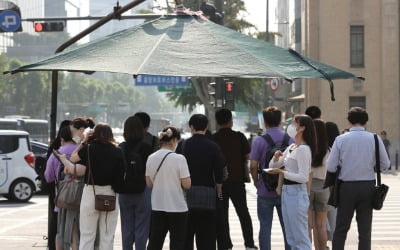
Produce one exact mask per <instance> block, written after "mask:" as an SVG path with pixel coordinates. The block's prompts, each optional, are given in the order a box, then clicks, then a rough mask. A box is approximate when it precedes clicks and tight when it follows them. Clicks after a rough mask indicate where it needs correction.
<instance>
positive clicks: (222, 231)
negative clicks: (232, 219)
mask: <svg viewBox="0 0 400 250" xmlns="http://www.w3.org/2000/svg"><path fill="white" fill-rule="evenodd" d="M222 196H223V200H222V201H218V202H217V204H218V207H217V245H218V250H226V249H228V248H232V247H233V245H232V240H231V236H230V233H229V199H231V201H232V203H233V206H234V207H235V210H236V214H237V215H238V217H239V221H240V226H241V228H242V234H243V238H244V245H245V246H246V247H254V239H253V224H252V221H251V217H250V213H249V209H248V208H247V200H246V188H245V184H244V183H243V182H225V183H224V184H223V185H222Z"/></svg>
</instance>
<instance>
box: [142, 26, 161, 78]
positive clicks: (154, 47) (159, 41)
mask: <svg viewBox="0 0 400 250" xmlns="http://www.w3.org/2000/svg"><path fill="white" fill-rule="evenodd" d="M166 35H167V32H165V33H164V34H162V36H161V37H160V39H158V41H157V43H156V44H154V46H153V48H152V49H151V51H150V53H149V54H148V55H147V56H146V58H145V59H144V60H143V63H142V64H141V65H140V66H139V68H138V69H137V71H136V74H135V75H139V72H140V71H141V70H142V68H143V67H144V65H145V64H146V63H147V61H148V60H149V58H150V56H151V55H152V54H153V53H154V51H155V50H156V49H157V47H158V45H159V44H160V43H161V41H162V40H163V38H164V37H165V36H166Z"/></svg>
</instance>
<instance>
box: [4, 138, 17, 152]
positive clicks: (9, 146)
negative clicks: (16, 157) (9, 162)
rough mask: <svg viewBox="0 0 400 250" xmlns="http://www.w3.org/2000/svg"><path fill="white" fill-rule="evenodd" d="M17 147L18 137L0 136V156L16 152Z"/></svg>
mask: <svg viewBox="0 0 400 250" xmlns="http://www.w3.org/2000/svg"><path fill="white" fill-rule="evenodd" d="M18 147H19V136H15V135H0V154H8V153H12V152H14V151H16V150H17V149H18Z"/></svg>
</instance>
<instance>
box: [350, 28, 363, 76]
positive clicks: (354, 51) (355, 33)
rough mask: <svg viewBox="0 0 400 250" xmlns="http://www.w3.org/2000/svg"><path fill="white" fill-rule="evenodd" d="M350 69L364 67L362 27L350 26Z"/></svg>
mask: <svg viewBox="0 0 400 250" xmlns="http://www.w3.org/2000/svg"><path fill="white" fill-rule="evenodd" d="M350 67H354V68H360V67H364V26H361V25H358V26H350Z"/></svg>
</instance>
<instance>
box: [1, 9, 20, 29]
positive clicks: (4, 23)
mask: <svg viewBox="0 0 400 250" xmlns="http://www.w3.org/2000/svg"><path fill="white" fill-rule="evenodd" d="M0 29H1V30H0V31H1V32H16V31H22V27H21V16H20V15H19V13H17V11H14V10H1V11H0Z"/></svg>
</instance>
